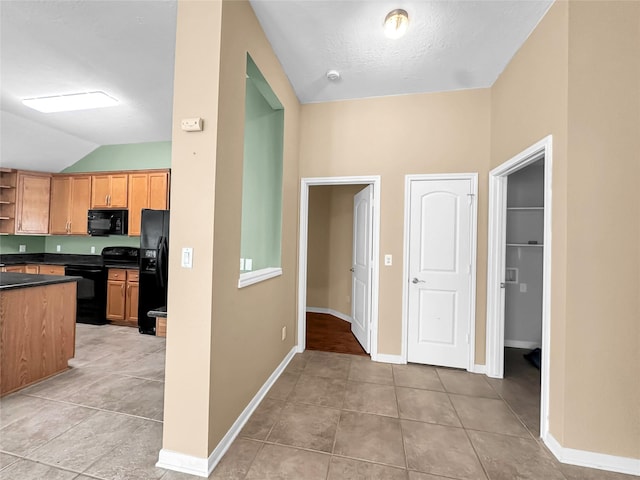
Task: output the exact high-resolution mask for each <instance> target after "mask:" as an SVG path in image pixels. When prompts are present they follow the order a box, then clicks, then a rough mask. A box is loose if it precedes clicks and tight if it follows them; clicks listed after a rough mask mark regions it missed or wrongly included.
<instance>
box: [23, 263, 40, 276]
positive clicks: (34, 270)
mask: <svg viewBox="0 0 640 480" xmlns="http://www.w3.org/2000/svg"><path fill="white" fill-rule="evenodd" d="M24 273H31V274H38V273H40V267H39V266H38V265H25V266H24Z"/></svg>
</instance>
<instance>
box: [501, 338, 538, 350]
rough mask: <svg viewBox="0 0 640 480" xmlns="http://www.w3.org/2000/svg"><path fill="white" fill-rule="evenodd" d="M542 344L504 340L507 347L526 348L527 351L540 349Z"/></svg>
mask: <svg viewBox="0 0 640 480" xmlns="http://www.w3.org/2000/svg"><path fill="white" fill-rule="evenodd" d="M540 345H541V342H523V341H521V340H507V339H506V338H505V339H504V346H505V347H511V348H526V349H529V350H531V349H533V348H540Z"/></svg>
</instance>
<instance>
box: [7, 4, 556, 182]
mask: <svg viewBox="0 0 640 480" xmlns="http://www.w3.org/2000/svg"><path fill="white" fill-rule="evenodd" d="M551 3H552V0H538V1H521V0H502V1H492V0H467V1H458V0H446V1H430V0H429V1H427V0H422V1H405V0H398V1H397V2H391V1H388V0H351V1H325V0H285V1H281V0H251V4H252V6H253V9H254V11H255V12H256V15H257V17H258V19H259V21H260V23H261V25H262V27H263V29H264V31H265V33H266V35H267V37H268V38H269V41H270V42H271V44H272V46H273V49H274V51H275V52H276V55H277V56H278V58H279V59H280V62H281V63H282V65H283V68H284V70H285V72H286V73H287V75H288V77H289V79H290V81H291V83H292V85H293V88H294V90H295V92H296V94H297V96H298V98H299V99H300V101H301V102H302V103H309V102H326V101H333V100H345V99H352V98H365V97H376V96H383V95H402V94H408V93H421V92H434V91H447V90H459V89H467V88H484V87H489V86H491V85H492V84H493V82H494V81H495V80H496V78H497V77H498V76H499V75H500V73H501V72H502V70H503V69H504V67H505V66H506V65H507V64H508V62H509V61H510V59H511V58H512V57H513V55H514V54H515V52H516V51H517V50H518V48H520V46H521V45H522V43H523V42H524V41H525V40H526V38H527V37H528V35H529V34H530V33H531V31H532V30H533V29H534V28H535V26H536V25H537V23H538V22H539V21H540V19H541V18H542V17H543V16H544V14H545V13H546V11H547V9H548V8H549V6H550V5H551ZM394 8H403V9H405V10H406V11H407V12H408V13H409V18H410V26H409V30H408V32H407V34H406V35H405V36H404V37H402V38H400V39H397V40H389V39H387V38H386V37H385V36H384V35H383V31H382V21H383V20H384V17H385V15H386V14H387V13H388V12H389V11H390V10H392V9H394ZM176 12H177V3H176V1H175V0H141V1H135V0H127V1H113V0H95V1H88V0H80V1H79V0H32V1H24V0H15V1H14V0H3V1H2V2H0V80H1V82H0V83H1V89H0V155H1V157H0V158H1V163H2V166H5V167H15V168H23V169H33V170H45V171H59V170H61V169H63V168H65V167H66V166H69V165H71V164H73V163H74V162H76V161H77V160H79V159H80V158H82V157H83V156H84V155H86V154H87V153H89V152H91V151H92V150H94V149H95V148H97V147H98V146H100V145H113V144H125V143H142V142H152V141H163V140H170V139H171V115H172V96H173V63H174V52H175V34H176ZM332 69H335V70H338V71H339V73H340V79H339V80H338V81H330V80H328V79H327V77H326V73H327V71H328V70H332ZM96 90H97V91H104V92H106V93H108V94H109V95H111V96H113V97H115V98H117V99H118V100H119V102H120V104H119V105H118V106H116V107H110V108H103V109H93V110H84V111H76V112H65V113H40V112H37V111H35V110H32V109H30V108H28V107H26V106H24V105H22V103H21V100H22V99H24V98H33V97H42V96H50V95H60V94H66V93H75V92H86V91H96Z"/></svg>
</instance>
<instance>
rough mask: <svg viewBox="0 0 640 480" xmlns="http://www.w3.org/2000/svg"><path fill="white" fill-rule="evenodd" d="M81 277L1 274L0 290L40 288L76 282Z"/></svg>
mask: <svg viewBox="0 0 640 480" xmlns="http://www.w3.org/2000/svg"><path fill="white" fill-rule="evenodd" d="M81 279H82V278H81V277H69V276H63V275H36V274H33V273H13V272H3V273H2V274H1V275H0V290H9V289H11V288H25V287H41V286H44V285H54V284H56V283H66V282H77V281H78V280H81Z"/></svg>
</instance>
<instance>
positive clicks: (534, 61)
mask: <svg viewBox="0 0 640 480" xmlns="http://www.w3.org/2000/svg"><path fill="white" fill-rule="evenodd" d="M604 32H606V33H604ZM639 62H640V4H638V3H637V2H556V3H555V4H554V6H553V7H552V8H551V9H550V11H549V12H548V13H547V15H546V16H545V18H544V19H543V20H542V22H541V23H540V24H539V25H538V27H537V28H536V30H535V31H534V32H533V34H532V35H531V37H530V38H529V39H528V40H527V42H526V43H525V45H524V46H523V47H522V48H521V49H520V50H519V51H518V53H517V54H516V56H515V57H514V58H513V60H512V61H511V62H510V64H509V65H508V67H507V68H506V69H505V71H504V72H503V74H502V75H501V76H500V78H499V79H498V81H497V82H496V83H495V84H494V86H493V87H492V90H491V96H492V100H491V166H492V167H495V166H497V165H499V164H501V163H502V162H504V161H505V160H507V159H509V158H510V157H512V156H513V155H515V154H517V153H518V152H520V151H522V150H524V149H525V148H527V147H528V146H530V145H531V144H532V143H534V142H535V141H537V140H539V139H541V138H542V137H544V136H546V135H548V134H552V135H553V171H552V173H553V185H552V192H553V193H552V196H553V207H552V215H553V220H552V245H551V247H552V267H551V274H552V280H551V288H552V295H551V360H550V367H551V385H550V387H551V390H550V418H549V419H550V431H551V434H552V435H553V436H554V437H555V439H556V440H558V441H559V442H560V444H561V445H562V446H563V447H567V448H574V449H580V450H587V451H593V452H599V453H607V454H611V455H618V456H623V457H632V458H640V354H639V352H640V326H639V324H640V322H639V321H638V319H639V318H640V305H639V300H638V291H640V284H639V283H640V279H639V276H640V254H639V248H640V247H639V245H640V202H639V201H638V197H637V194H636V190H637V187H636V184H637V180H638V178H640V160H639V157H638V151H639V150H640V143H639V142H640V140H639V139H640V136H639V135H638V132H640V64H639Z"/></svg>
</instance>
